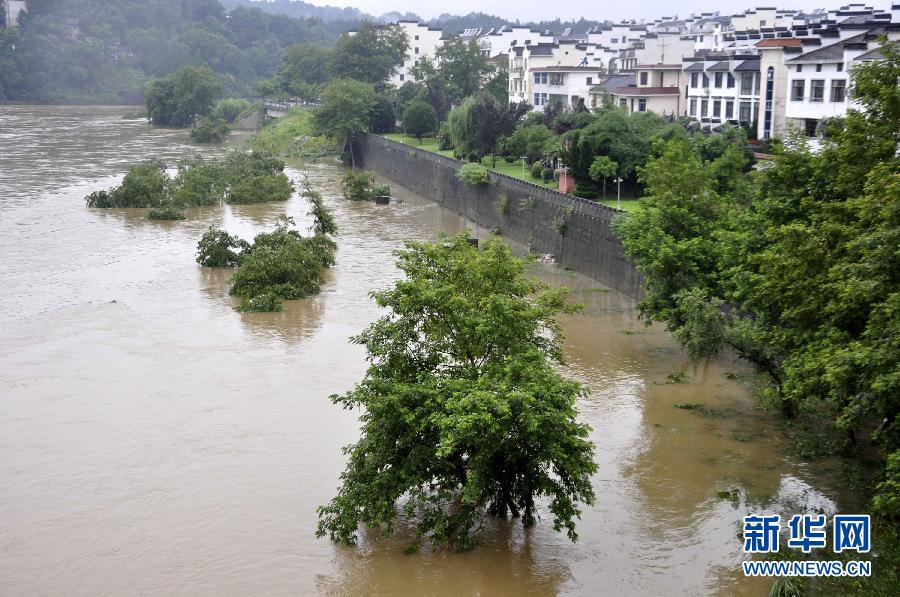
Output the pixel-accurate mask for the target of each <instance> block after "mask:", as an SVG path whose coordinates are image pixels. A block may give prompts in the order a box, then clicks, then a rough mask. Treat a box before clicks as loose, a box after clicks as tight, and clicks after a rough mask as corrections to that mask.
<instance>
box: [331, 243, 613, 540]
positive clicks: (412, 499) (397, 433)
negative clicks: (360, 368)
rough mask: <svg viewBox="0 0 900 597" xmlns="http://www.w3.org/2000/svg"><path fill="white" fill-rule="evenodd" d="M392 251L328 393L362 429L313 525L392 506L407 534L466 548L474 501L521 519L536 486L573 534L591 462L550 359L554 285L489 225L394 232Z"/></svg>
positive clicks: (560, 306) (383, 516)
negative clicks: (346, 384)
mask: <svg viewBox="0 0 900 597" xmlns="http://www.w3.org/2000/svg"><path fill="white" fill-rule="evenodd" d="M398 257H399V261H398V266H399V267H400V269H401V270H402V271H403V273H404V274H405V279H403V280H401V281H399V282H397V283H396V284H395V285H394V286H393V287H392V288H390V289H388V290H384V291H381V292H376V293H373V296H374V297H375V301H376V302H377V304H378V305H379V306H380V307H383V308H387V309H389V310H390V312H389V314H387V315H385V316H384V317H383V318H381V319H380V320H378V321H376V322H375V323H373V324H372V325H370V326H369V327H368V328H367V329H366V330H365V331H364V332H363V333H362V334H360V335H359V336H357V337H356V338H354V342H356V343H358V344H361V345H363V346H365V347H366V350H367V352H368V355H369V360H370V362H371V366H370V367H369V370H368V371H367V373H366V375H365V378H364V379H363V380H362V382H360V383H359V385H357V386H356V388H355V389H353V390H351V391H350V392H348V393H347V394H344V395H343V396H334V397H333V400H334V401H335V402H336V403H338V404H340V405H342V406H343V407H345V408H357V407H359V408H361V409H362V410H363V414H362V415H361V416H360V420H361V422H362V435H361V438H360V439H359V441H358V442H357V443H356V444H354V445H352V446H350V447H348V448H347V449H346V453H347V456H348V463H347V468H346V470H345V471H344V473H343V474H342V475H341V479H342V485H341V487H340V489H339V492H338V494H337V496H336V497H335V498H334V499H333V500H332V501H331V502H330V503H329V504H328V505H326V506H323V507H321V508H319V510H318V513H319V526H318V531H317V534H318V535H319V536H325V535H327V536H329V537H331V538H332V539H333V540H336V541H340V542H343V543H354V542H355V541H356V536H357V532H358V529H359V527H360V525H362V526H364V527H366V528H369V529H372V530H377V531H380V532H381V533H382V534H384V535H390V534H392V533H393V531H394V526H395V523H396V519H397V518H398V517H400V518H404V519H407V520H409V521H410V522H411V524H412V525H413V526H414V528H415V529H416V536H417V538H416V540H415V542H414V544H413V545H412V546H411V547H412V548H417V547H418V546H419V544H420V543H421V541H422V540H430V542H431V544H432V546H433V547H436V548H440V547H453V548H457V549H466V548H468V547H470V546H471V545H472V537H471V531H472V529H473V527H474V526H475V525H476V524H477V523H478V521H479V519H480V518H481V517H482V516H484V515H485V514H486V513H491V514H494V515H497V516H506V515H507V513H510V512H511V513H512V515H513V516H521V518H522V522H523V524H524V525H525V526H531V525H533V524H534V523H535V501H536V500H537V499H538V498H541V497H546V498H548V499H549V510H550V513H551V514H552V517H553V527H554V528H555V529H556V530H565V532H566V533H567V535H568V536H569V537H570V538H571V539H572V540H573V541H574V540H576V539H577V533H576V531H575V521H576V519H577V518H578V517H579V515H580V508H579V504H581V503H583V504H591V503H593V501H594V492H593V489H592V487H591V483H590V477H591V475H592V474H593V473H594V472H595V471H596V468H597V467H596V465H595V464H594V462H593V459H592V453H593V446H592V444H591V443H590V441H588V439H587V437H588V433H589V429H588V427H587V426H586V425H583V424H580V423H578V422H577V420H576V416H577V411H576V409H575V402H576V399H577V398H578V397H579V396H581V395H582V394H583V393H584V390H583V388H582V387H581V386H580V384H578V383H577V382H574V381H569V380H566V379H564V378H563V377H562V376H561V375H560V374H559V372H558V370H557V369H556V368H555V364H556V363H558V362H559V360H560V348H559V343H558V342H559V340H558V331H559V328H558V326H557V324H556V323H555V316H556V315H557V314H558V313H560V312H565V311H570V310H571V307H567V306H566V301H565V299H566V292H565V290H563V289H556V290H550V289H548V288H546V287H544V286H541V285H539V284H538V283H536V282H535V281H534V280H532V279H530V278H529V277H527V276H526V275H525V272H524V266H523V263H522V261H520V260H519V259H517V258H516V257H515V256H513V255H512V253H511V252H510V250H509V248H508V247H507V246H506V245H505V244H504V243H503V242H502V241H500V240H498V239H492V240H489V241H488V242H487V243H486V244H485V246H484V249H483V250H478V249H476V248H474V247H471V246H469V244H468V242H467V235H465V234H463V235H460V236H457V237H452V238H448V239H445V240H443V241H440V242H438V243H435V244H430V243H408V244H407V246H406V249H405V250H403V251H400V252H399V253H398Z"/></svg>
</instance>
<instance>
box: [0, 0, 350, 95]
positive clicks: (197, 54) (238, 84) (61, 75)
mask: <svg viewBox="0 0 900 597" xmlns="http://www.w3.org/2000/svg"><path fill="white" fill-rule="evenodd" d="M346 28H347V25H346V24H343V23H330V24H326V23H323V22H322V21H321V20H318V19H303V20H301V19H293V18H286V17H284V16H280V15H279V16H275V15H271V14H267V13H265V12H263V11H262V10H259V9H258V8H245V7H237V8H234V9H233V10H231V11H230V12H229V13H227V18H226V12H225V8H224V7H223V6H222V4H220V3H219V2H218V1H217V0H154V1H153V2H141V1H139V0H71V1H67V2H63V1H61V0H31V1H29V2H28V12H27V13H26V14H24V15H23V17H22V20H21V23H20V26H19V27H17V28H15V29H10V30H0V100H10V101H21V102H38V103H40V102H48V103H49V102H59V103H116V104H117V103H142V101H143V93H144V88H145V86H146V84H147V83H148V82H149V81H150V80H153V79H157V78H162V77H164V76H166V75H168V74H170V73H172V72H174V71H176V70H178V69H179V68H180V67H183V66H195V67H206V68H209V69H210V70H211V71H212V72H213V73H215V75H216V77H217V78H218V79H219V81H220V82H221V84H222V85H223V95H224V96H250V95H254V94H255V85H256V83H257V82H259V81H260V80H261V79H265V78H269V77H271V76H272V75H274V74H275V72H276V71H277V69H278V66H279V65H280V64H281V59H282V57H283V55H284V52H285V50H286V49H287V48H288V47H289V46H290V45H292V44H296V43H299V42H307V43H316V44H322V45H331V44H333V43H335V41H336V40H337V38H338V34H339V32H340V31H342V30H344V29H346Z"/></svg>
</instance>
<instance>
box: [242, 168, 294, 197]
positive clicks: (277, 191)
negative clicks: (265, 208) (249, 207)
mask: <svg viewBox="0 0 900 597" xmlns="http://www.w3.org/2000/svg"><path fill="white" fill-rule="evenodd" d="M293 192H294V187H293V185H292V184H291V181H290V180H289V179H288V177H287V175H285V174H284V173H283V172H280V173H278V174H263V175H260V176H251V177H249V178H245V179H243V180H241V181H240V182H239V183H237V184H236V185H235V186H234V187H233V188H232V189H231V192H229V193H228V195H227V196H226V197H225V201H226V202H227V203H230V204H233V205H246V204H250V203H265V202H266V201H287V200H288V199H290V198H291V195H292V194H293Z"/></svg>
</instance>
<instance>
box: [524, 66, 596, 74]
mask: <svg viewBox="0 0 900 597" xmlns="http://www.w3.org/2000/svg"><path fill="white" fill-rule="evenodd" d="M600 70H603V67H602V66H539V67H536V68H529V69H528V71H529V72H532V73H562V72H576V73H577V72H597V71H600Z"/></svg>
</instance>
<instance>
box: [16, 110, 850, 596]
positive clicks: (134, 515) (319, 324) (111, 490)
mask: <svg viewBox="0 0 900 597" xmlns="http://www.w3.org/2000/svg"><path fill="white" fill-rule="evenodd" d="M125 111H126V109H125V108H81V107H22V106H0V288H2V292H0V478H2V483H0V594H2V595H5V596H15V595H151V594H173V595H217V596H218V595H264V594H265V595H287V594H292V595H310V594H317V593H318V594H329V595H435V596H438V595H447V596H452V597H460V596H465V595H510V596H521V595H554V594H571V595H688V594H689V595H700V594H729V595H732V594H736V595H759V594H764V593H765V592H766V591H767V589H768V582H765V581H761V582H760V581H748V580H746V579H744V578H743V577H742V576H741V574H740V567H739V566H740V565H739V562H740V561H741V559H742V555H741V544H740V541H739V539H738V534H739V531H740V527H739V521H740V518H741V516H743V514H744V513H745V512H747V511H748V510H750V509H751V508H752V509H754V510H774V511H779V512H782V511H783V512H788V513H790V512H792V511H793V512H796V511H799V509H801V508H803V509H805V508H808V507H821V508H823V509H825V510H826V511H832V510H834V509H835V508H836V507H837V506H838V505H841V506H845V505H846V504H847V500H851V499H852V496H846V495H843V494H842V493H840V489H839V487H838V486H837V484H836V483H833V482H829V481H827V480H825V479H824V478H822V475H818V474H817V471H816V470H813V469H812V468H811V467H810V466H808V465H805V464H804V463H802V462H797V461H794V460H791V459H789V458H787V457H786V456H784V454H785V451H784V447H785V446H784V441H783V440H782V439H781V438H780V437H778V435H777V433H776V432H775V430H776V429H777V427H776V426H775V425H773V424H772V421H771V420H770V419H769V418H768V417H767V415H766V414H764V413H762V412H761V411H760V410H759V409H758V408H757V407H756V405H757V402H756V400H754V399H753V397H752V396H751V394H750V391H749V389H748V387H747V384H746V382H745V381H741V380H740V379H741V378H742V377H743V376H744V375H745V374H746V373H747V369H745V368H744V367H742V366H741V365H740V364H738V363H735V362H733V361H730V360H727V359H722V360H719V361H716V362H713V363H707V364H705V365H702V366H700V367H697V368H694V367H692V366H690V365H689V363H688V361H687V359H686V358H685V356H684V355H683V354H682V353H681V352H680V351H679V350H678V349H677V347H676V346H675V344H674V343H673V342H672V341H671V340H670V339H669V338H668V337H667V335H666V333H665V331H664V330H662V329H661V328H658V327H651V328H645V327H644V325H643V324H642V322H641V321H639V320H638V318H637V315H636V313H635V311H634V304H633V301H631V300H629V299H627V298H625V297H623V296H621V295H619V294H617V293H615V292H610V291H606V290H605V289H603V288H602V287H600V285H599V284H597V283H596V282H593V281H591V280H589V279H587V278H584V277H581V276H579V275H575V274H573V273H571V272H568V271H565V270H561V269H558V268H557V267H556V266H554V265H541V266H535V268H534V273H535V275H537V276H539V277H540V278H542V279H543V280H545V281H547V282H549V283H551V284H558V285H565V286H569V287H571V288H572V289H574V292H573V296H574V298H575V299H577V300H578V301H579V302H582V303H584V304H585V305H586V309H585V311H584V312H583V313H581V314H579V315H574V316H570V317H566V318H565V319H564V320H563V322H562V323H563V329H564V332H565V334H566V340H565V344H564V346H565V354H566V358H567V360H568V362H569V373H570V374H571V375H573V376H574V377H576V378H578V379H580V380H582V381H584V382H585V383H586V384H587V385H588V386H589V388H590V389H591V391H592V393H591V395H590V397H588V398H585V399H583V400H582V401H581V402H580V404H579V408H580V412H581V418H582V419H583V420H584V421H586V422H587V423H589V424H590V425H592V426H593V428H594V431H593V436H592V437H593V440H594V441H595V442H596V445H597V455H596V458H597V462H598V464H599V466H600V470H599V472H598V473H597V475H596V478H595V479H594V485H595V488H596V493H597V504H596V505H595V506H593V507H591V508H587V509H586V510H585V512H584V515H583V518H582V520H581V522H580V523H579V525H578V532H579V534H580V535H581V539H580V541H579V542H578V543H576V544H571V543H570V542H569V541H568V540H567V539H566V538H565V537H564V536H562V535H559V534H556V533H554V532H553V530H552V528H551V527H550V525H549V524H548V516H547V512H546V511H543V513H542V514H543V516H542V519H541V520H540V522H539V524H538V525H537V526H536V527H535V528H533V529H530V530H529V531H527V532H524V531H523V530H522V529H521V527H520V526H518V525H517V524H515V523H507V522H490V521H489V522H487V523H486V524H485V526H484V527H483V528H482V529H481V531H480V532H479V533H478V535H477V538H478V540H479V545H478V547H477V548H476V549H475V550H474V551H472V552H470V553H466V554H452V553H451V554H445V553H439V554H430V553H421V554H418V555H414V556H404V555H402V554H401V549H402V546H403V544H404V539H405V537H403V536H400V537H397V538H396V539H393V540H389V541H372V540H369V539H368V538H366V537H363V540H362V542H361V545H360V546H359V547H357V548H351V549H348V548H342V547H338V546H335V545H333V544H332V543H330V542H329V541H327V540H317V539H315V537H314V536H313V532H314V528H315V521H316V516H315V508H316V506H318V505H321V504H323V503H325V502H326V501H327V500H328V499H329V498H330V497H331V496H332V495H333V493H334V491H335V489H336V486H337V484H338V475H339V473H340V471H341V470H342V468H343V457H342V455H341V452H340V448H341V446H343V445H345V444H348V443H350V442H352V441H354V440H355V438H356V437H357V435H358V426H357V422H356V416H357V414H358V413H354V412H347V411H344V410H341V409H340V408H338V407H336V406H334V405H332V404H331V403H330V402H329V400H328V396H329V395H330V394H332V393H336V392H343V391H345V390H347V389H349V388H350V387H351V386H352V385H353V384H354V383H355V382H356V381H357V380H359V379H360V378H361V377H362V375H363V372H364V371H365V368H366V363H365V360H364V353H363V352H362V350H361V348H360V347H357V346H354V345H351V344H349V343H348V341H347V339H348V338H349V337H350V336H352V335H354V334H356V333H358V332H359V331H360V330H362V329H363V327H365V326H366V325H367V324H368V323H369V322H370V321H372V320H373V319H375V318H376V317H378V316H379V311H378V309H377V308H376V307H375V305H374V304H373V303H372V301H371V300H370V299H369V298H368V296H367V293H368V292H369V291H370V290H371V289H376V288H383V287H385V286H387V285H388V284H389V283H390V282H391V281H392V280H394V279H395V278H396V277H397V276H398V270H396V269H395V267H394V265H393V257H392V256H391V251H392V250H394V249H397V248H398V247H400V246H401V244H402V241H403V240H404V239H434V238H436V237H437V235H438V234H439V232H441V231H446V232H450V233H453V232H456V231H459V230H461V229H463V228H465V227H467V226H469V225H470V224H468V223H467V222H466V221H465V220H463V219H461V218H460V217H458V216H456V215H454V214H451V213H449V212H447V211H445V210H443V209H441V208H440V207H438V206H437V205H435V204H434V203H432V202H430V201H428V200H426V199H424V198H421V197H418V196H415V195H412V194H410V193H409V192H404V191H403V190H402V189H397V188H396V187H395V191H396V193H395V194H396V196H397V198H398V199H399V200H400V201H395V202H393V203H391V205H390V206H387V207H384V206H375V205H372V204H369V203H351V202H348V201H345V200H343V199H342V198H341V197H340V195H339V189H338V187H339V185H338V181H339V178H340V176H341V174H342V169H341V167H340V166H339V165H337V164H336V163H334V162H331V161H325V162H320V163H310V164H305V165H304V164H294V165H293V167H292V168H291V170H290V174H291V176H292V177H295V178H296V177H298V176H299V175H300V169H301V168H302V169H305V170H308V172H309V176H310V178H311V180H312V182H313V184H314V186H316V187H317V188H319V189H320V190H321V191H322V192H323V193H324V195H325V198H326V200H327V202H328V204H329V206H330V207H331V208H332V209H333V210H334V212H335V214H336V217H337V221H338V223H339V226H340V237H339V250H338V254H337V266H336V267H335V268H334V270H333V272H332V273H331V274H330V277H329V281H328V283H327V284H326V286H325V287H324V289H323V290H322V292H321V294H320V295H318V296H316V297H314V298H311V299H309V300H303V301H294V302H289V303H288V304H287V308H286V309H285V311H284V312H281V313H274V314H240V313H237V312H235V311H234V310H233V305H234V303H233V301H232V300H231V299H230V298H229V296H228V294H227V290H226V281H227V277H228V273H227V272H224V271H215V270H208V269H203V268H201V267H199V266H198V265H197V264H196V263H194V253H195V250H196V244H197V240H198V239H199V237H200V235H201V234H202V233H203V231H204V230H205V229H206V228H207V227H208V226H209V225H210V224H216V225H219V226H223V227H225V228H226V229H228V230H229V231H230V232H233V233H238V234H239V235H241V236H242V237H245V238H248V237H252V236H253V234H255V233H256V232H258V231H261V230H264V229H267V228H270V227H271V226H272V225H273V223H274V222H275V220H276V218H277V217H278V216H279V215H281V214H284V213H287V214H289V215H292V216H294V217H295V218H296V219H297V221H298V223H301V224H302V225H304V226H305V225H306V224H308V222H309V218H308V216H307V215H306V211H307V206H306V205H305V203H304V202H303V201H302V200H301V199H299V198H297V197H294V198H293V199H291V200H290V201H289V202H287V203H282V204H268V205H257V206H239V207H228V206H224V207H221V208H219V207H216V208H205V209H198V210H194V211H191V212H189V217H188V219H187V220H186V221H184V222H174V223H163V222H152V221H148V220H147V219H145V211H144V210H91V209H87V208H85V206H84V202H83V197H84V196H85V195H86V194H88V193H89V192H90V191H93V190H96V189H99V188H105V187H108V186H111V185H113V184H115V183H117V181H118V180H120V178H121V175H122V174H123V172H124V170H125V169H126V168H127V167H128V166H129V165H131V164H133V163H135V162H137V161H140V160H144V159H146V158H148V157H150V156H155V157H160V158H162V159H164V160H168V162H169V163H170V164H174V161H175V160H176V159H177V158H178V157H180V156H184V155H186V154H189V153H192V152H196V151H198V148H197V147H196V146H192V145H190V144H189V143H188V139H187V135H186V134H185V132H184V131H170V130H160V129H152V128H150V127H149V126H148V125H147V124H146V123H144V122H142V121H135V120H123V119H122V114H123V113H124V112H125ZM202 151H203V153H206V154H221V153H222V152H223V151H224V149H223V148H221V147H219V148H215V147H214V148H204V149H202ZM476 233H477V234H479V235H481V236H484V235H485V231H483V230H476ZM682 370H684V371H685V372H686V375H687V376H688V379H687V383H681V384H673V383H666V382H667V375H669V374H670V373H675V372H678V371H682ZM729 374H731V375H729ZM734 374H737V379H735V375H734ZM676 404H701V405H705V406H706V407H709V408H708V410H707V411H698V410H696V409H695V410H687V409H683V408H676V406H675V405H676ZM704 413H705V414H704ZM710 415H713V416H710Z"/></svg>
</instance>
